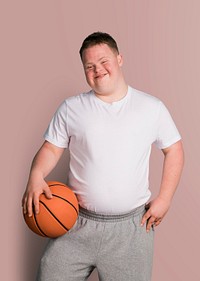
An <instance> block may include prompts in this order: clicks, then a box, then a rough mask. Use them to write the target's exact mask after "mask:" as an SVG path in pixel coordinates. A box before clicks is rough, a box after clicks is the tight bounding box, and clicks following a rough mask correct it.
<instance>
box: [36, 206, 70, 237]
mask: <svg viewBox="0 0 200 281" xmlns="http://www.w3.org/2000/svg"><path fill="white" fill-rule="evenodd" d="M39 202H40V203H41V204H42V205H43V206H44V207H45V208H46V209H47V210H48V211H49V213H50V214H51V215H52V216H53V217H54V219H55V220H56V221H57V222H59V223H60V224H61V225H62V227H63V228H64V229H65V230H67V231H69V229H68V228H67V227H66V226H64V224H63V223H62V222H61V221H60V220H59V219H58V218H56V216H55V215H54V214H53V213H52V212H51V210H50V209H49V208H48V207H47V206H46V204H45V203H43V202H42V201H39Z"/></svg>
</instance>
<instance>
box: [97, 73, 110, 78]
mask: <svg viewBox="0 0 200 281" xmlns="http://www.w3.org/2000/svg"><path fill="white" fill-rule="evenodd" d="M106 75H107V73H105V74H101V75H97V76H95V79H102V78H103V77H104V76H106Z"/></svg>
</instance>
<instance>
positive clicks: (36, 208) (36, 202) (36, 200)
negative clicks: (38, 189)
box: [33, 194, 40, 215]
mask: <svg viewBox="0 0 200 281" xmlns="http://www.w3.org/2000/svg"><path fill="white" fill-rule="evenodd" d="M39 200H40V194H35V195H34V198H33V205H34V211H35V214H36V215H38V214H39V212H40V203H39Z"/></svg>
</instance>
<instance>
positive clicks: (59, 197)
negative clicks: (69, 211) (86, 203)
mask: <svg viewBox="0 0 200 281" xmlns="http://www.w3.org/2000/svg"><path fill="white" fill-rule="evenodd" d="M52 195H53V196H54V197H57V198H59V199H62V200H64V201H65V202H67V203H69V204H70V205H71V206H72V207H73V208H74V210H75V211H76V213H77V215H78V210H77V209H76V207H75V206H74V205H73V204H72V203H71V202H69V201H68V200H67V199H65V198H63V197H61V196H59V195H56V194H53V193H52Z"/></svg>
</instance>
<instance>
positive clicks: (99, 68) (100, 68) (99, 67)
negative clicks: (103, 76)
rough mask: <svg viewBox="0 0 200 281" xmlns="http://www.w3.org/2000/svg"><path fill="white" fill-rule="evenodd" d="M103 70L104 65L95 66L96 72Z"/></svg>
mask: <svg viewBox="0 0 200 281" xmlns="http://www.w3.org/2000/svg"><path fill="white" fill-rule="evenodd" d="M101 70H102V67H101V65H99V64H98V65H95V67H94V71H95V73H98V72H101Z"/></svg>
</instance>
